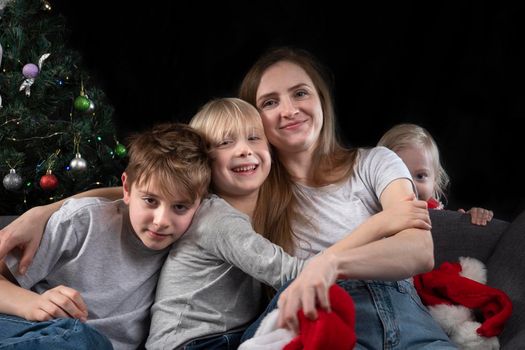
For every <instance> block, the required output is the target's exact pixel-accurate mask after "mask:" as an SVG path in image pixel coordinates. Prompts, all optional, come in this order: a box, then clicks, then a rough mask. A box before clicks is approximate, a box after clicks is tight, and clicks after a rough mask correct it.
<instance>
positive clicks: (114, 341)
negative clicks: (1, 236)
mask: <svg viewBox="0 0 525 350" xmlns="http://www.w3.org/2000/svg"><path fill="white" fill-rule="evenodd" d="M129 148H130V159H129V164H128V166H127V168H126V170H125V172H124V173H123V174H122V182H123V192H124V198H123V199H122V200H117V201H108V200H105V199H102V198H82V199H69V200H67V201H65V202H64V204H63V205H62V207H61V208H60V210H59V211H57V212H56V213H55V214H53V215H52V217H51V218H50V219H49V221H48V223H47V225H46V230H45V234H44V237H43V239H42V242H41V245H40V247H39V250H38V252H37V254H36V255H35V258H34V261H33V264H32V265H31V266H30V268H29V269H28V271H27V273H26V274H25V275H18V274H17V273H16V271H17V264H18V260H17V258H16V257H15V256H12V255H10V256H8V257H7V258H6V259H5V263H4V262H0V267H1V272H2V276H0V312H1V313H3V314H7V315H2V314H0V345H7V344H9V345H11V346H13V347H14V348H16V349H34V348H39V349H47V348H49V349H52V348H60V349H69V348H71V349H73V348H74V349H94V348H96V349H111V348H112V347H113V348H115V349H135V348H137V347H139V346H140V345H141V344H142V343H143V342H144V340H145V338H146V336H147V332H148V326H149V309H150V307H151V305H152V303H153V299H154V292H155V288H156V284H157V279H158V275H159V272H160V268H161V266H162V264H163V262H164V260H165V257H166V254H167V253H168V250H169V248H170V246H171V244H172V243H173V242H175V241H176V240H177V239H179V238H180V237H181V236H182V235H183V234H184V232H185V231H186V230H187V228H188V227H189V226H190V223H191V221H192V218H193V215H194V213H195V211H196V210H197V208H198V207H199V205H200V201H201V199H202V197H203V196H204V195H205V194H206V192H207V188H208V186H209V182H210V177H211V171H210V168H209V163H208V156H207V150H206V144H205V141H204V140H203V138H202V137H201V135H200V134H199V133H197V132H196V131H194V130H193V129H192V128H190V127H189V126H187V125H184V124H176V123H174V124H163V125H159V126H156V127H154V128H152V129H151V130H149V131H146V132H143V133H140V134H137V135H135V136H134V137H132V139H131V141H130V147H129ZM79 320H81V321H84V322H79ZM106 337H107V338H106ZM108 339H109V341H108Z"/></svg>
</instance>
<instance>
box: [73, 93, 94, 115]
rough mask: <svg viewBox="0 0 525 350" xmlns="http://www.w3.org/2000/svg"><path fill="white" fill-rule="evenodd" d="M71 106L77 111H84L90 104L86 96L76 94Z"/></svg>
mask: <svg viewBox="0 0 525 350" xmlns="http://www.w3.org/2000/svg"><path fill="white" fill-rule="evenodd" d="M73 106H74V107H75V109H76V110H78V111H81V112H86V111H87V110H88V109H89V108H90V106H91V101H90V100H89V98H87V97H86V96H78V97H77V98H75V101H74V102H73Z"/></svg>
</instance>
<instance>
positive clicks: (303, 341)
mask: <svg viewBox="0 0 525 350" xmlns="http://www.w3.org/2000/svg"><path fill="white" fill-rule="evenodd" d="M329 297H330V305H331V308H332V312H326V311H324V310H322V309H320V308H319V309H318V310H317V319H316V320H313V321H312V320H309V319H307V318H306V317H305V316H304V314H303V311H302V310H299V312H298V316H299V334H298V335H297V337H295V338H294V339H293V340H292V341H291V342H289V343H288V344H287V345H286V346H285V347H284V348H283V350H301V349H303V350H319V349H330V350H349V349H353V348H354V346H355V342H356V336H355V309H354V302H353V300H352V298H351V297H350V295H348V293H347V292H346V291H345V290H344V289H343V288H341V287H339V286H338V285H336V284H334V285H333V286H332V287H330V291H329Z"/></svg>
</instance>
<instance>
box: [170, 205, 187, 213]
mask: <svg viewBox="0 0 525 350" xmlns="http://www.w3.org/2000/svg"><path fill="white" fill-rule="evenodd" d="M173 209H174V210H175V212H176V213H179V214H183V213H185V212H187V211H188V207H187V206H186V205H184V204H175V205H174V206H173Z"/></svg>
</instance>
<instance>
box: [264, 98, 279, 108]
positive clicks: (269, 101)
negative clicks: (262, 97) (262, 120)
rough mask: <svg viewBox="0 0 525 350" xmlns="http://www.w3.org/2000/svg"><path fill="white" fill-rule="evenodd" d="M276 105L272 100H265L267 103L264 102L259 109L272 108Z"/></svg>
mask: <svg viewBox="0 0 525 350" xmlns="http://www.w3.org/2000/svg"><path fill="white" fill-rule="evenodd" d="M275 104H276V102H275V101H274V100H267V101H264V102H263V103H262V104H261V109H262V108H270V107H272V106H274V105H275Z"/></svg>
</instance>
